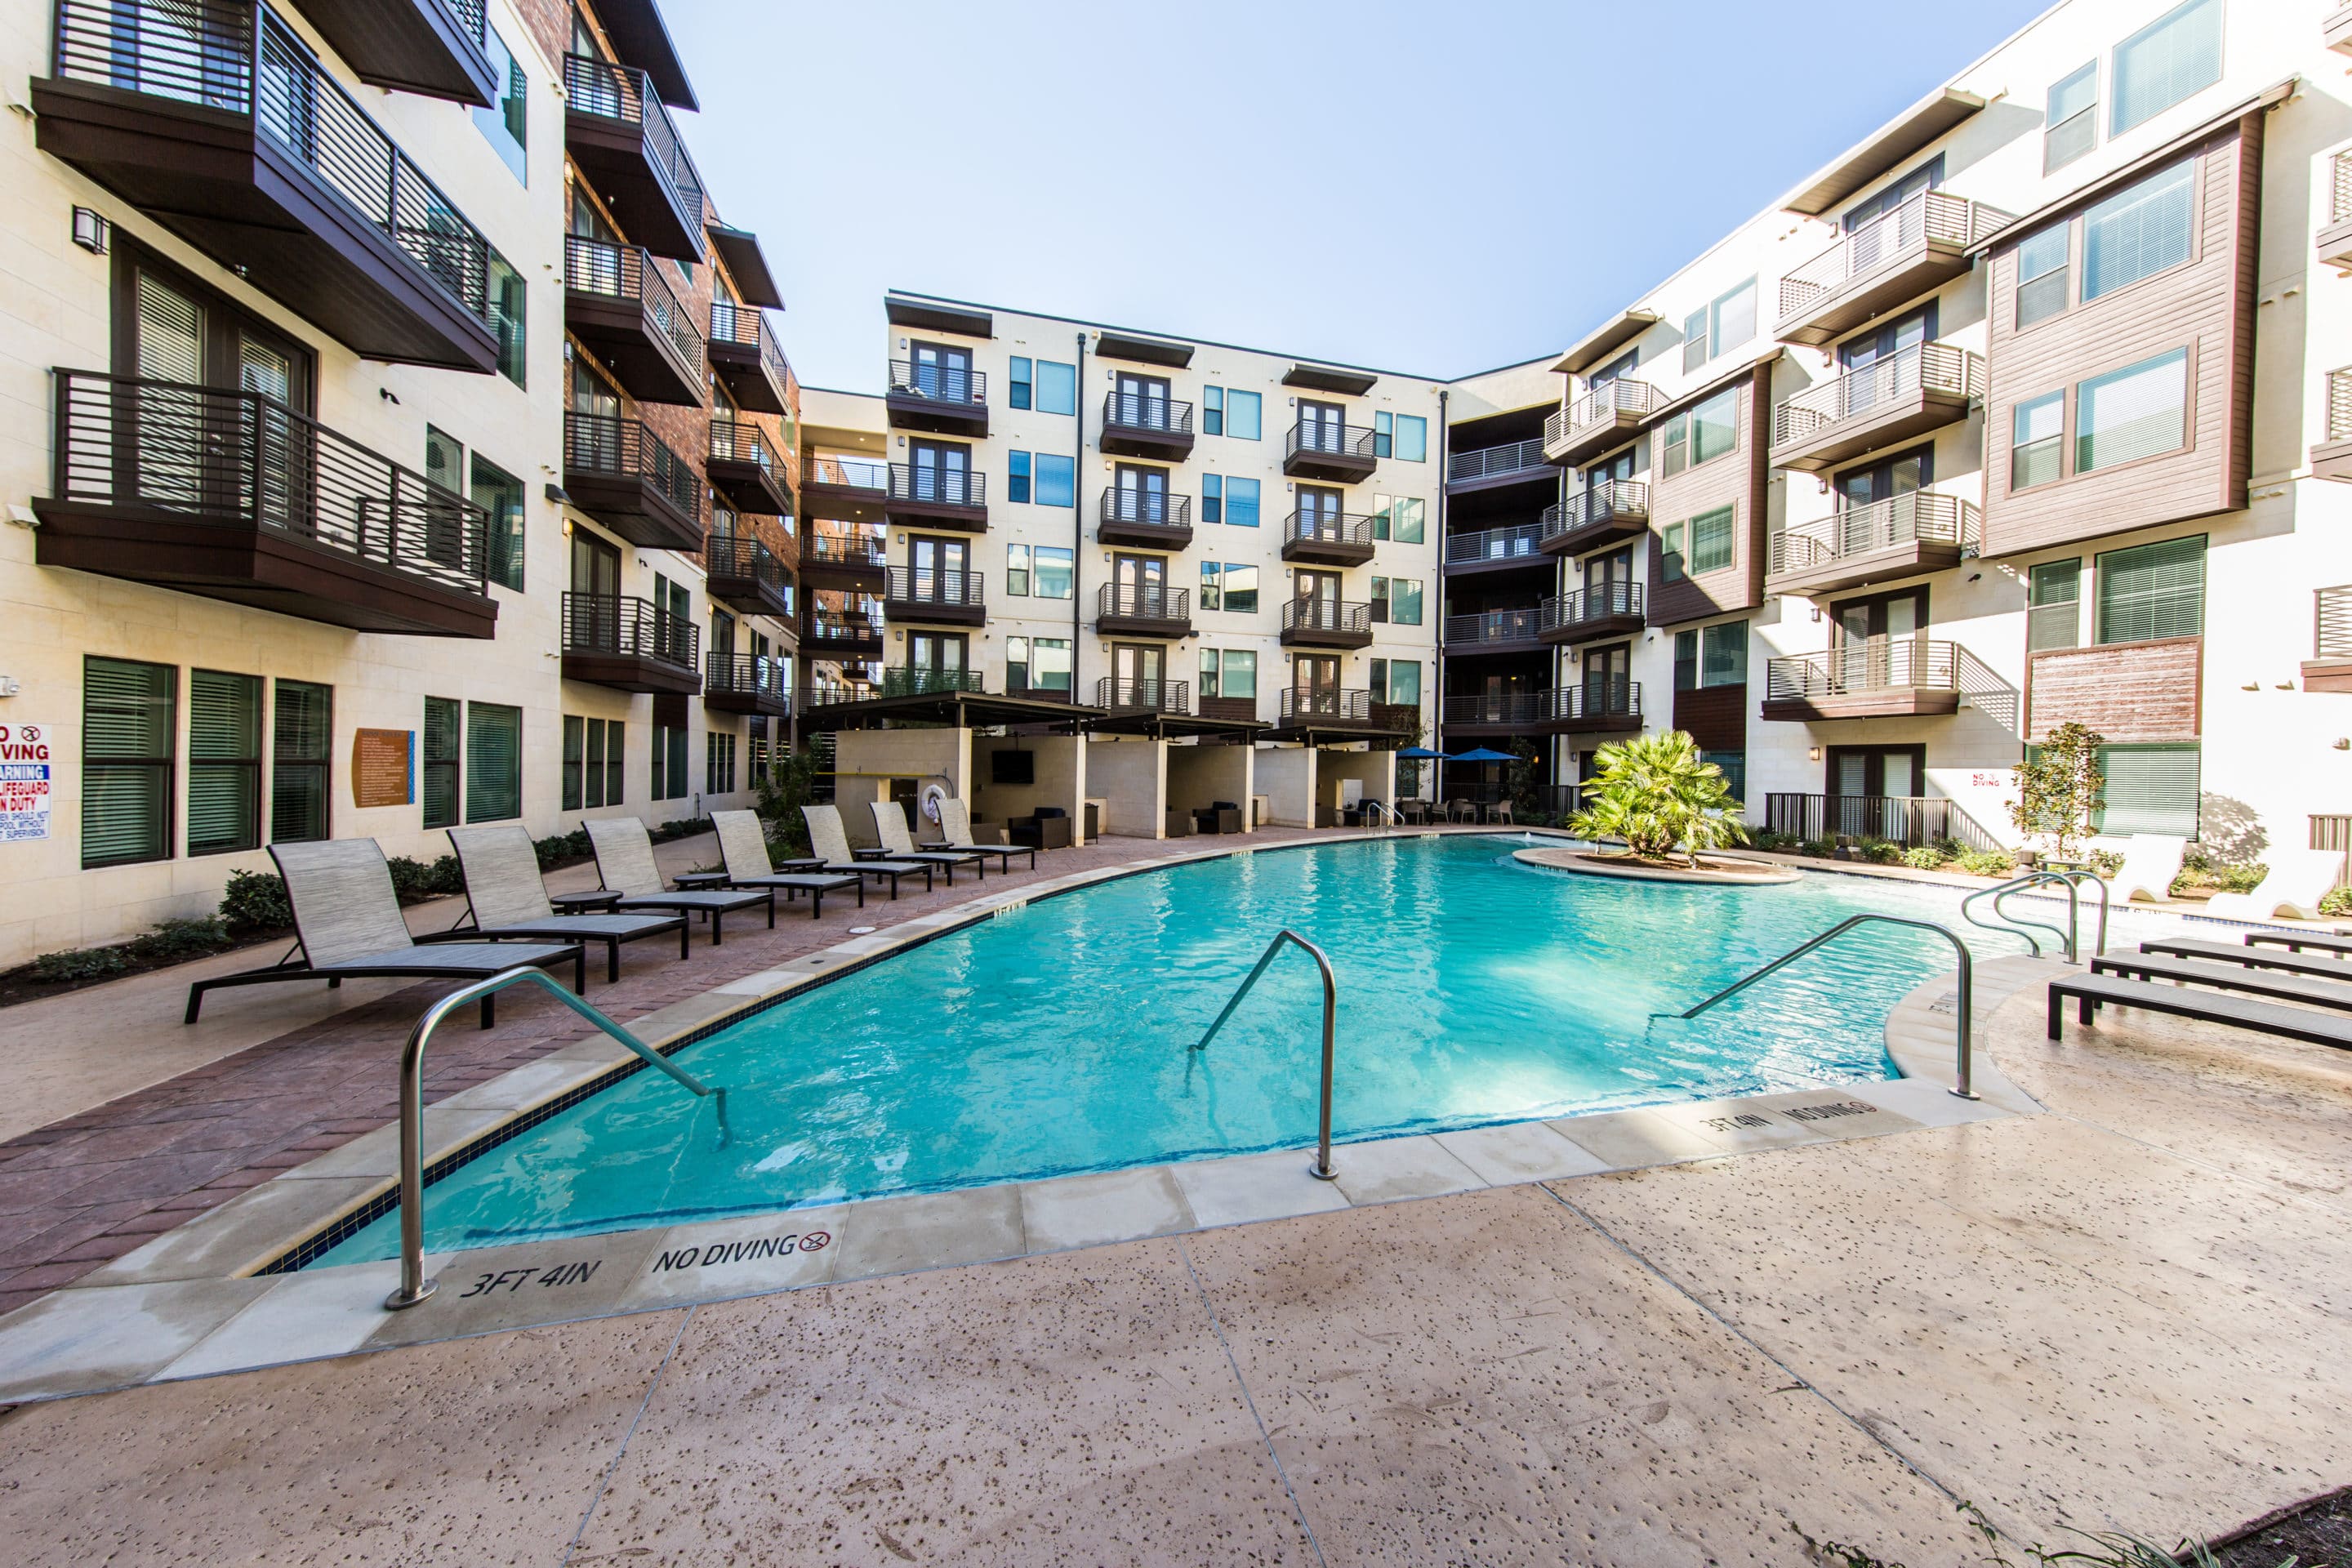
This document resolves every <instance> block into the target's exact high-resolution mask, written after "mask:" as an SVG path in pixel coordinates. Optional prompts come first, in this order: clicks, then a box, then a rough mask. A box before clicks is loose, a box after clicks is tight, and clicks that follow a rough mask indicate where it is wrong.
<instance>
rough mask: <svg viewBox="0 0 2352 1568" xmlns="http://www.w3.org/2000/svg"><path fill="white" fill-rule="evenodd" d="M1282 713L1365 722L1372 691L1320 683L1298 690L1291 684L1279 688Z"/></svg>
mask: <svg viewBox="0 0 2352 1568" xmlns="http://www.w3.org/2000/svg"><path fill="white" fill-rule="evenodd" d="M1282 717H1283V718H1284V720H1286V721H1289V720H1296V719H1325V720H1330V721H1336V722H1339V723H1348V724H1369V723H1370V722H1371V719H1372V694H1371V693H1370V691H1363V690H1358V689H1353V688H1340V687H1321V688H1317V689H1310V690H1302V689H1299V688H1297V687H1295V686H1286V687H1284V688H1283V689H1282Z"/></svg>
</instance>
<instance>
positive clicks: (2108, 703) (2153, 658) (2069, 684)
mask: <svg viewBox="0 0 2352 1568" xmlns="http://www.w3.org/2000/svg"><path fill="white" fill-rule="evenodd" d="M2204 652H2205V639H2204V638H2202V637H2161V638H2158V640H2156V641H2154V642H2132V643H2108V644H2105V645H2104V646H2101V647H2069V648H2052V649H2050V650H2048V651H2046V652H2043V653H2037V654H2035V655H2033V656H2032V658H2030V659H2028V660H2027V661H2026V677H2025V696H2026V727H2025V738H2026V739H2027V740H2029V741H2033V742H2040V741H2042V740H2043V739H2045V738H2047V737H2048V735H2049V733H2050V731H2053V730H2054V729H2056V728H2057V727H2058V726H2059V725H2061V724H2065V723H2075V724H2083V725H2087V726H2088V727H2090V728H2091V729H2093V730H2095V731H2098V732H2099V733H2100V734H2101V735H2102V736H2104V737H2105V738H2106V739H2107V740H2108V741H2110V742H2116V743H2125V742H2147V741H2193V740H2195V739H2197V736H2198V731H2199V728H2200V717H2201V715H2200V701H2199V697H2200V686H2201V679H2200V678H2201V676H2202V673H2203V666H2204Z"/></svg>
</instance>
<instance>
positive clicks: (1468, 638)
mask: <svg viewBox="0 0 2352 1568" xmlns="http://www.w3.org/2000/svg"><path fill="white" fill-rule="evenodd" d="M1540 620H1541V616H1540V613H1539V612H1538V611H1537V610H1536V609H1534V608H1533V607H1529V608H1528V609H1524V610H1481V611H1479V612H1477V613H1476V614H1475V615H1467V616H1446V617H1445V640H1446V642H1447V643H1449V644H1454V643H1531V642H1533V641H1535V640H1536V632H1537V630H1538V626H1539V623H1540Z"/></svg>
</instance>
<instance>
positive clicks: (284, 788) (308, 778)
mask: <svg viewBox="0 0 2352 1568" xmlns="http://www.w3.org/2000/svg"><path fill="white" fill-rule="evenodd" d="M271 729H272V731H274V732H273V734H272V736H271V739H270V744H269V841H270V842H271V843H272V844H306V843H309V842H310V841H311V840H313V839H319V838H325V837H331V836H330V835H329V833H328V832H327V800H328V795H329V791H328V784H327V774H328V766H329V758H330V756H331V752H332V750H333V745H334V736H335V692H334V688H332V687H330V686H319V685H315V684H313V683H312V682H310V681H308V680H281V681H279V682H278V689H277V713H276V717H275V721H274V722H273V724H272V725H271Z"/></svg>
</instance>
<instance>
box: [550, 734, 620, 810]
mask: <svg viewBox="0 0 2352 1568" xmlns="http://www.w3.org/2000/svg"><path fill="white" fill-rule="evenodd" d="M625 739H626V737H625V733H624V730H623V725H622V721H620V720H618V719H583V718H581V717H580V716H578V715H577V714H571V713H567V714H565V715H564V718H563V809H564V810H566V811H580V810H583V809H585V808H587V807H590V806H598V805H620V804H621V803H622V801H623V800H625V798H627V796H626V794H625V789H624V786H623V781H624V780H625V778H626V777H627V772H626V769H625V766H624V764H625V762H626V760H627V757H628V748H627V746H626V745H625Z"/></svg>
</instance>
